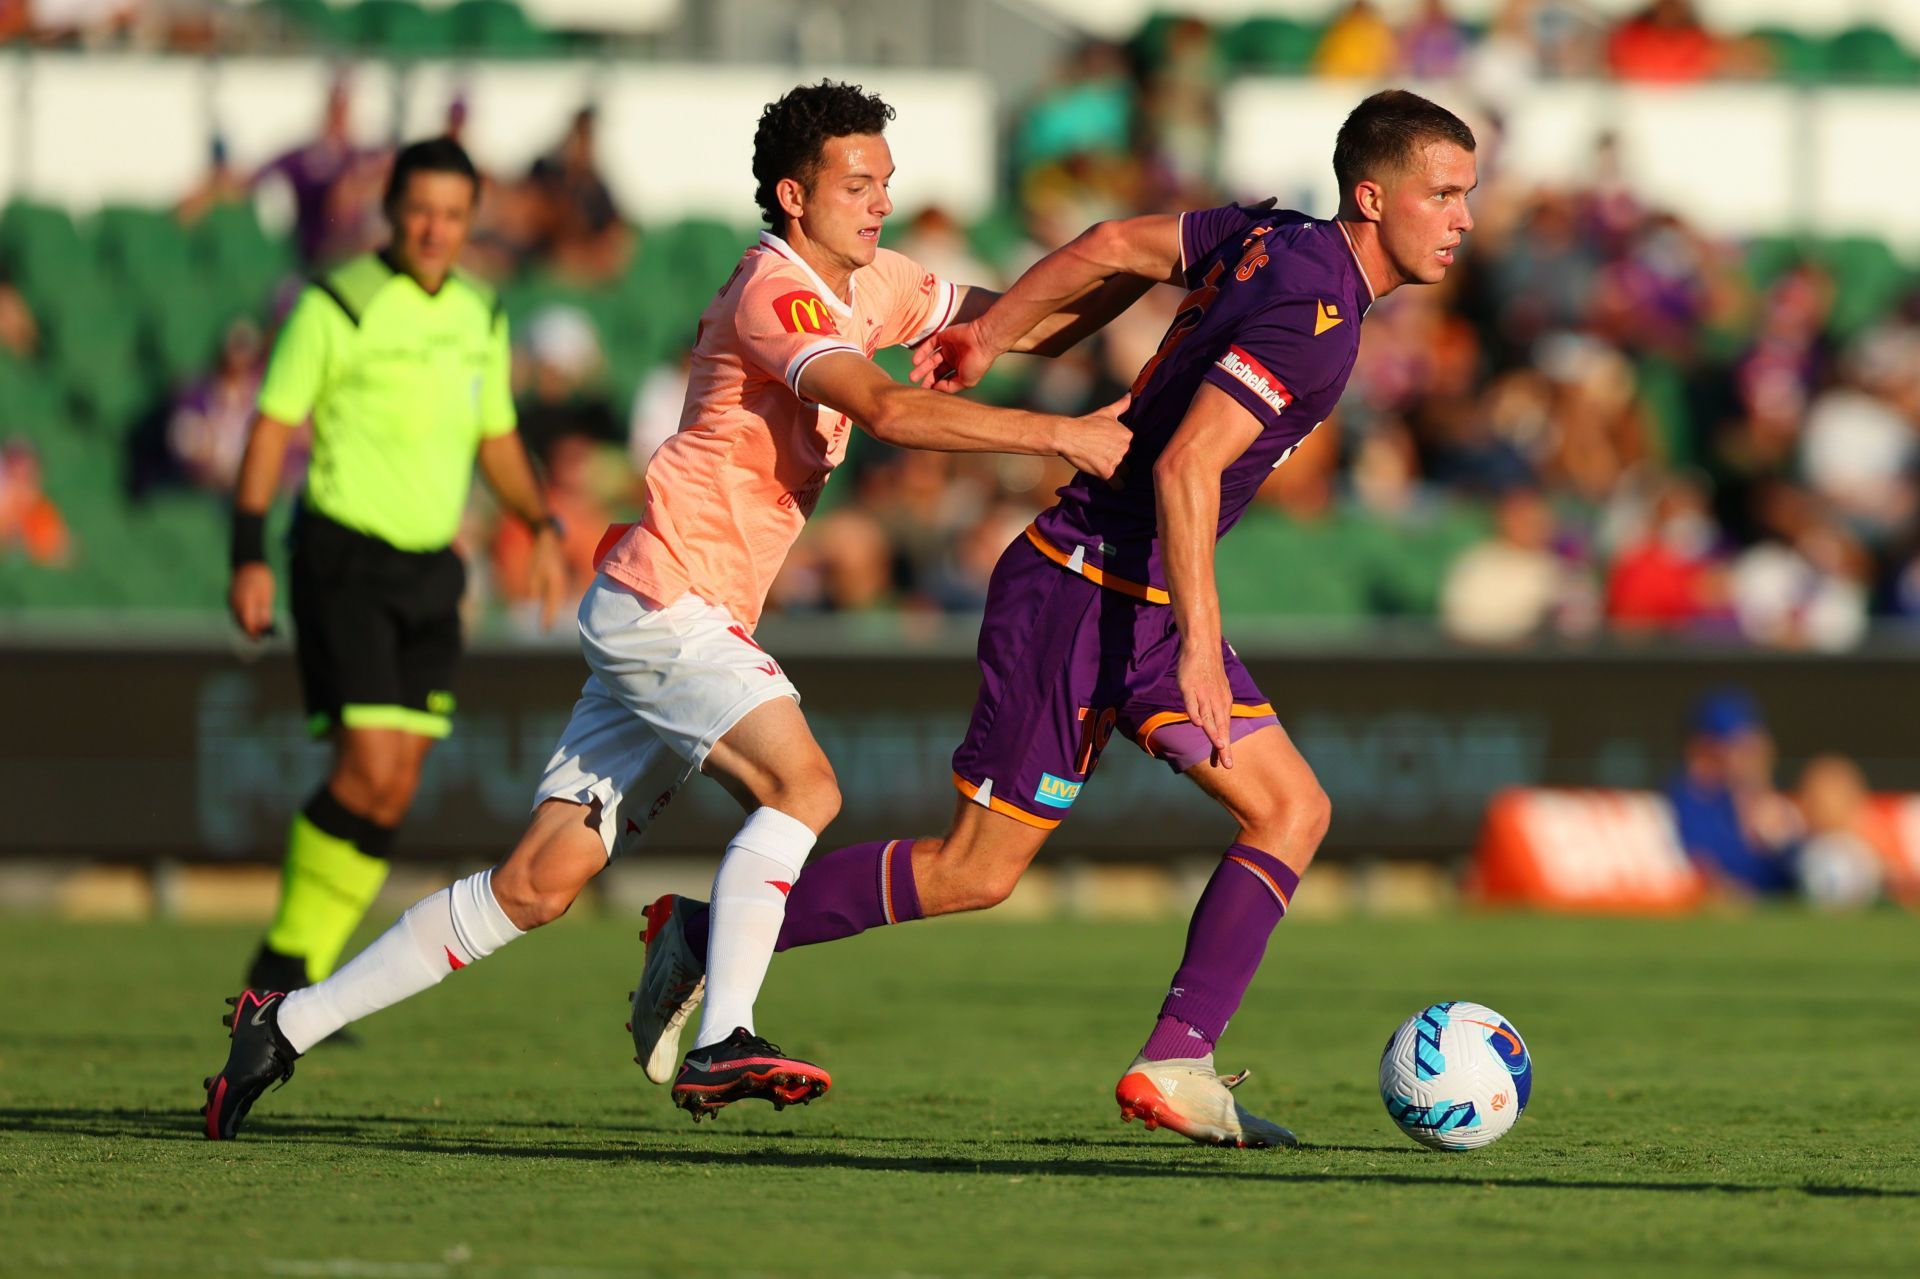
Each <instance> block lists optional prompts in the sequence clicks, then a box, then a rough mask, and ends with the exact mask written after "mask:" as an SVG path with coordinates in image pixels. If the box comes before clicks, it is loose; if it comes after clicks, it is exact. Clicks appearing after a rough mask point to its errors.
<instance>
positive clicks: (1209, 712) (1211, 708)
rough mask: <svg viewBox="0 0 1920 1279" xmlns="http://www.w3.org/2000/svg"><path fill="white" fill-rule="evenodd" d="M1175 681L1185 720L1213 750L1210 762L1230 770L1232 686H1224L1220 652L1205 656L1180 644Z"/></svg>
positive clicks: (1207, 653) (1224, 665)
mask: <svg viewBox="0 0 1920 1279" xmlns="http://www.w3.org/2000/svg"><path fill="white" fill-rule="evenodd" d="M1178 679H1179V683H1180V699H1181V701H1183V702H1184V703H1185V704H1186V708H1187V718H1188V719H1190V720H1192V721H1193V722H1194V724H1195V725H1196V726H1197V727H1198V728H1199V729H1200V731H1201V732H1203V733H1205V734H1206V735H1207V743H1208V745H1210V746H1212V747H1213V761H1212V762H1213V763H1214V764H1215V765H1216V766H1217V767H1220V768H1232V767H1233V686H1232V685H1231V684H1229V683H1228V682H1227V665H1226V662H1225V661H1224V660H1223V659H1222V658H1221V656H1220V650H1219V649H1218V648H1215V649H1213V650H1212V651H1211V652H1208V651H1206V650H1204V649H1199V648H1193V647H1189V646H1187V645H1185V644H1184V643H1183V644H1182V646H1181V649H1180V664H1179V672H1178Z"/></svg>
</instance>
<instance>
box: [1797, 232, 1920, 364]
mask: <svg viewBox="0 0 1920 1279" xmlns="http://www.w3.org/2000/svg"><path fill="white" fill-rule="evenodd" d="M1818 256H1819V258H1820V261H1821V262H1823V263H1824V264H1825V265H1826V267H1827V270H1828V271H1830V272H1831V273H1832V274H1833V283H1834V294H1833V314H1832V315H1831V316H1829V317H1828V321H1827V328H1828V330H1829V331H1830V332H1831V333H1832V334H1833V335H1834V336H1835V337H1837V338H1840V339H1841V340H1843V341H1844V340H1845V339H1847V338H1851V337H1854V336H1856V335H1858V334H1860V333H1862V332H1864V331H1865V330H1867V329H1869V328H1871V327H1872V326H1873V325H1875V324H1877V323H1879V321H1880V320H1881V319H1882V318H1884V317H1885V316H1886V314H1887V313H1888V312H1889V311H1891V310H1892V309H1893V308H1894V306H1896V305H1897V304H1898V303H1899V301H1900V299H1901V298H1902V297H1904V296H1905V295H1906V292H1907V290H1908V289H1909V288H1910V287H1912V285H1913V283H1914V275H1913V272H1912V271H1911V270H1909V269H1908V267H1907V265H1906V264H1905V263H1904V262H1902V261H1901V260H1900V258H1899V257H1898V256H1897V255H1895V253H1894V251H1893V250H1892V249H1891V248H1890V247H1888V245H1887V243H1886V242H1885V241H1884V240H1880V239H1877V238H1875V237H1873V236H1862V235H1852V236H1841V237H1839V238H1836V239H1832V240H1828V241H1826V242H1825V243H1823V244H1822V245H1821V246H1820V248H1819V251H1818Z"/></svg>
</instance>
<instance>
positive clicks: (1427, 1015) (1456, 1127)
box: [1380, 1001, 1533, 1150]
mask: <svg viewBox="0 0 1920 1279" xmlns="http://www.w3.org/2000/svg"><path fill="white" fill-rule="evenodd" d="M1532 1091H1533V1058H1532V1057H1530V1056H1528V1055H1527V1045H1526V1043H1525V1042H1524V1041H1523V1040H1522V1039H1521V1038H1520V1032H1519V1031H1517V1030H1515V1029H1514V1028H1513V1026H1512V1024H1511V1023H1510V1022H1508V1021H1507V1019H1506V1018H1505V1017H1502V1016H1501V1015H1500V1014H1499V1013H1497V1012H1495V1011H1493V1009H1491V1008H1488V1007H1487V1006H1486V1005H1485V1004H1469V1003H1466V1002H1464V1001H1454V1002H1449V1003H1444V1004H1434V1005H1433V1006H1431V1007H1429V1008H1423V1009H1421V1010H1420V1011H1419V1012H1417V1013H1415V1014H1414V1015H1413V1016H1411V1017H1409V1018H1407V1019H1406V1020H1405V1021H1403V1022H1401V1023H1400V1029H1398V1030H1396V1031H1394V1032H1393V1035H1392V1037H1391V1038H1389V1039H1388V1040H1387V1047H1386V1051H1385V1052H1383V1053H1381V1054H1380V1099H1381V1100H1382V1101H1384V1102H1386V1103H1387V1114H1388V1115H1389V1116H1390V1117H1391V1118H1392V1119H1393V1122H1394V1123H1396V1124H1398V1125H1399V1126H1400V1131H1401V1132H1403V1133H1405V1134H1407V1136H1409V1137H1411V1138H1413V1139H1414V1140H1415V1141H1417V1142H1419V1143H1420V1144H1421V1145H1423V1146H1431V1147H1433V1148H1434V1149H1435V1150H1476V1149H1478V1148H1479V1147H1481V1146H1486V1145H1491V1144H1492V1143H1493V1142H1495V1141H1497V1140H1498V1139H1499V1138H1501V1137H1502V1136H1504V1135H1505V1134H1506V1132H1507V1130H1508V1129H1510V1128H1512V1127H1513V1125H1514V1123H1515V1122H1516V1121H1517V1120H1518V1119H1519V1118H1520V1115H1521V1112H1522V1111H1524V1110H1526V1108H1527V1097H1528V1095H1529V1094H1530V1093H1531V1092H1532Z"/></svg>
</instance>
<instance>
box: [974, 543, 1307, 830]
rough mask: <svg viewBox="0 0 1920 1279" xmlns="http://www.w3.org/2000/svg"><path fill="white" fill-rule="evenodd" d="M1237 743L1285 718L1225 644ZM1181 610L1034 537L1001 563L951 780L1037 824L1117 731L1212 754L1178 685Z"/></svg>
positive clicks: (1053, 812)
mask: <svg viewBox="0 0 1920 1279" xmlns="http://www.w3.org/2000/svg"><path fill="white" fill-rule="evenodd" d="M1221 647H1222V650H1223V653H1222V656H1224V657H1225V659H1226V664H1227V684H1228V686H1229V687H1230V688H1231V689H1232V690H1233V740H1235V741H1238V740H1239V739H1241V738H1242V737H1245V736H1246V735H1247V734H1249V733H1252V732H1254V731H1256V730H1258V729H1261V728H1264V727H1266V726H1267V725H1268V724H1276V723H1278V722H1279V720H1278V719H1277V718H1276V717H1275V715H1274V713H1273V707H1272V706H1271V705H1269V704H1268V702H1267V699H1266V698H1265V697H1263V696H1262V695H1261V693H1260V689H1259V687H1258V686H1257V685H1255V684H1254V682H1253V677H1252V676H1251V675H1249V674H1248V673H1247V668H1246V667H1245V666H1243V665H1241V662H1240V658H1239V657H1238V655H1236V654H1235V653H1234V651H1233V649H1232V648H1231V647H1229V646H1227V645H1226V644H1224V643H1223V644H1222V645H1221ZM1179 658H1180V632H1179V630H1178V628H1176V627H1175V626H1174V621H1173V607H1172V605H1169V604H1149V603H1146V602H1145V601H1142V600H1137V599H1133V598H1131V597H1130V596H1126V595H1122V594H1120V593H1119V592H1118V591H1113V590H1108V589H1107V588H1105V587H1103V586H1099V585H1097V584H1095V583H1093V582H1090V581H1088V580H1087V579H1086V578H1084V577H1081V576H1080V575H1079V574H1077V573H1074V572H1072V571H1070V570H1068V569H1065V568H1062V567H1060V566H1059V565H1057V564H1055V563H1054V562H1053V561H1051V560H1049V559H1047V558H1046V557H1045V556H1044V555H1042V554H1041V553H1040V552H1039V551H1038V550H1036V549H1035V548H1034V546H1033V545H1032V543H1030V542H1029V541H1028V540H1027V539H1026V538H1025V537H1022V538H1020V539H1019V540H1018V541H1016V542H1015V543H1014V544H1013V545H1012V546H1009V547H1008V548H1007V549H1006V550H1005V551H1004V552H1002V554H1001V556H1000V562H999V563H998V564H996V565H995V566H994V570H993V580H992V582H991V583H990V584H989V586H988V588H987V609H986V617H985V618H984V619H983V620H982V622H981V625H980V696H979V698H978V699H977V700H976V701H975V702H974V705H973V722H972V723H971V724H969V725H968V726H967V736H966V739H965V740H964V741H962V742H961V743H960V749H959V750H957V751H955V752H954V753H953V782H954V785H955V786H958V787H959V788H960V792H961V793H962V794H964V795H966V796H968V797H969V798H970V799H972V800H973V801H974V802H975V803H977V804H980V805H982V806H984V807H987V808H991V809H993V810H994V811H995V812H999V813H1005V814H1006V815H1007V816H1009V817H1013V818H1017V819H1018V820H1020V821H1022V822H1025V823H1026V824H1027V825H1029V826H1038V827H1040V828H1042V829H1045V830H1051V829H1052V828H1053V827H1055V826H1058V825H1059V824H1060V821H1061V819H1062V818H1063V817H1065V816H1066V814H1067V810H1068V809H1070V808H1072V807H1073V801H1074V800H1075V799H1077V798H1078V797H1079V795H1080V788H1081V786H1082V785H1083V784H1085V782H1086V780H1087V778H1088V777H1089V776H1090V775H1092V773H1093V770H1094V768H1095V766H1096V765H1098V763H1099V762H1100V751H1101V748H1102V747H1104V746H1105V745H1106V744H1107V739H1108V737H1110V736H1111V735H1112V734H1113V732H1114V730H1115V729H1118V730H1119V731H1120V732H1122V733H1125V734H1126V735H1127V736H1128V737H1131V738H1132V739H1133V740H1134V741H1135V742H1136V743H1138V744H1139V746H1140V748H1141V749H1142V750H1144V751H1146V752H1147V753H1148V754H1149V755H1152V756H1154V757H1155V758H1158V759H1164V760H1166V761H1167V763H1168V764H1170V765H1171V766H1172V767H1173V769H1174V771H1176V772H1185V771H1186V770H1187V769H1189V768H1192V767H1193V766H1194V765H1195V764H1198V763H1201V762H1202V761H1204V760H1206V759H1207V758H1208V757H1209V756H1210V755H1211V753H1212V749H1211V747H1210V746H1209V744H1208V742H1207V737H1206V734H1205V733H1204V732H1202V731H1201V730H1200V729H1199V728H1198V727H1196V726H1195V725H1194V724H1193V723H1192V722H1191V721H1190V720H1189V719H1188V718H1187V713H1186V701H1185V699H1184V698H1182V697H1181V696H1180V685H1179V678H1178V676H1179Z"/></svg>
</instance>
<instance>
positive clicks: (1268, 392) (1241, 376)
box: [1220, 346, 1293, 413]
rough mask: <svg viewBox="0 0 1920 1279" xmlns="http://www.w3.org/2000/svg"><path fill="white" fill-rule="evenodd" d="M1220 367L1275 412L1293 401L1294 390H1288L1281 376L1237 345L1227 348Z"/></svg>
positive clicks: (1221, 358)
mask: <svg viewBox="0 0 1920 1279" xmlns="http://www.w3.org/2000/svg"><path fill="white" fill-rule="evenodd" d="M1220 367H1221V368H1223V369H1225V370H1226V371H1227V375H1228V376H1229V377H1231V378H1233V380H1234V381H1236V382H1238V383H1240V385H1242V386H1244V387H1246V388H1247V389H1248V390H1249V391H1252V392H1253V393H1254V394H1255V395H1257V396H1259V397H1260V398H1261V399H1262V400H1264V401H1265V402H1266V405H1267V407H1268V408H1270V409H1272V410H1273V411H1274V412H1275V413H1278V412H1280V411H1281V410H1282V409H1284V408H1286V407H1287V405H1289V404H1291V403H1293V392H1291V391H1289V390H1287V388H1286V386H1285V385H1284V384H1283V383H1282V382H1281V381H1280V379H1279V378H1277V377H1275V376H1273V374H1271V373H1269V372H1267V371H1266V369H1264V368H1262V367H1261V366H1260V361H1258V360H1256V359H1254V358H1253V357H1252V356H1251V355H1248V354H1247V353H1246V352H1245V351H1242V350H1241V349H1240V348H1239V347H1237V346H1230V347H1228V348H1227V353H1226V354H1225V355H1223V356H1221V357H1220Z"/></svg>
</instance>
